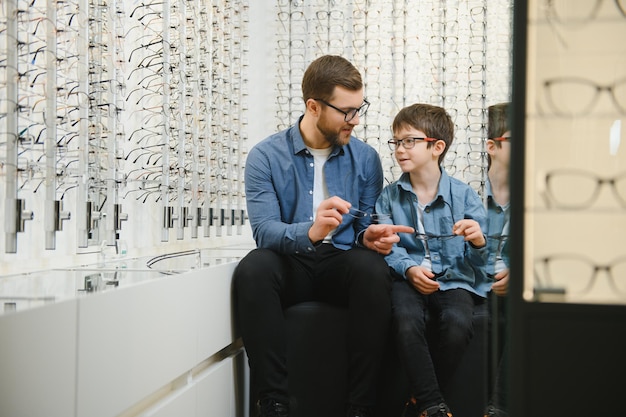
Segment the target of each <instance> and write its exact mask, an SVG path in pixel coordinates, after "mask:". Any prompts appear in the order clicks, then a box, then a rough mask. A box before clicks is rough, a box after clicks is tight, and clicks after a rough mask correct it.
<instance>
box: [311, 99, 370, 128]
mask: <svg viewBox="0 0 626 417" xmlns="http://www.w3.org/2000/svg"><path fill="white" fill-rule="evenodd" d="M313 100H315V101H319V102H321V103H322V104H324V105H325V106H328V107H330V108H332V109H335V110H337V111H338V112H339V113H341V114H343V120H344V121H345V122H349V121H350V120H352V119H354V118H355V117H356V116H357V115H358V116H359V117H363V116H365V113H367V110H368V109H369V107H370V104H371V103H370V102H369V101H367V99H366V98H364V99H363V104H361V107H358V108H352V109H350V110H349V111H344V110H341V109H340V108H339V107H336V106H333V105H332V104H330V103H329V102H327V101H326V100H324V99H322V98H314V99H313ZM351 113H352V116H350V114H351Z"/></svg>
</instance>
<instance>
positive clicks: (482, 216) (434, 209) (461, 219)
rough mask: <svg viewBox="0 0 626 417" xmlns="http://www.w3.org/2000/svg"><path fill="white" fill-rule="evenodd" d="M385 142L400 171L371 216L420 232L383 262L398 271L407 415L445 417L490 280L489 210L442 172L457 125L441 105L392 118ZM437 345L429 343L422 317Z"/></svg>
mask: <svg viewBox="0 0 626 417" xmlns="http://www.w3.org/2000/svg"><path fill="white" fill-rule="evenodd" d="M392 130H393V135H394V136H393V139H391V140H390V141H389V145H390V147H391V149H393V150H394V151H395V154H394V155H395V158H396V160H397V161H398V165H399V166H400V168H401V169H402V172H403V174H402V176H401V177H400V179H398V181H396V182H394V183H392V184H389V185H388V186H386V187H385V189H384V190H383V192H382V193H381V195H380V196H379V198H378V200H377V202H376V212H377V213H385V214H389V220H387V219H384V222H387V221H388V222H393V223H395V224H397V225H407V226H412V227H413V228H414V229H415V230H416V231H417V232H416V233H413V234H409V233H402V234H400V242H398V243H396V244H394V245H393V249H392V251H391V253H390V254H388V255H387V256H386V257H385V260H386V261H387V263H388V264H389V265H390V267H391V268H392V269H393V271H395V274H396V279H395V280H394V282H393V283H392V289H391V298H392V312H393V319H394V321H393V323H394V324H393V330H394V334H393V337H394V338H395V340H396V343H397V346H398V352H399V356H400V359H401V361H402V364H403V365H404V368H405V369H406V370H407V373H408V377H409V381H410V387H411V395H412V398H411V400H410V401H409V404H408V405H407V410H406V412H405V414H404V415H405V417H418V416H420V417H427V416H428V417H432V416H437V417H450V416H452V413H451V411H450V409H449V408H448V406H447V405H446V402H445V399H444V397H443V392H444V390H445V387H446V385H447V383H448V382H449V380H450V378H451V376H452V375H453V374H454V372H455V371H456V369H457V367H458V365H459V363H460V361H461V359H462V357H463V354H464V353H465V350H466V348H467V346H468V345H469V342H470V340H471V338H472V336H473V333H474V328H473V320H472V318H473V313H474V307H475V305H476V304H477V303H482V302H484V300H485V298H486V297H487V293H488V291H489V290H490V286H491V283H490V282H484V280H482V279H481V278H482V277H483V276H484V271H483V269H482V268H483V267H484V265H485V262H486V260H487V250H486V246H485V244H486V238H485V236H484V234H483V230H484V227H485V226H486V214H487V213H486V211H485V207H484V205H483V202H482V200H481V199H480V197H479V196H478V194H477V193H476V191H474V190H473V189H472V188H471V187H470V186H469V185H468V184H466V183H464V182H462V181H460V180H458V179H456V178H452V177H450V176H449V175H448V174H447V173H446V171H445V170H444V169H443V168H442V167H441V165H440V164H441V161H442V160H443V159H444V157H445V154H446V151H447V149H448V148H449V147H450V145H451V143H452V139H453V137H454V123H453V122H452V120H451V118H450V116H449V115H448V114H447V113H446V111H445V110H444V109H443V108H441V107H438V106H432V105H428V104H413V105H411V106H408V107H405V108H403V109H402V110H400V112H399V113H398V114H397V115H396V117H395V118H394V121H393V125H392ZM427 315H428V316H429V317H431V318H432V319H433V320H432V323H433V324H434V325H435V326H436V330H435V331H436V334H437V344H436V346H434V349H433V350H432V351H431V350H430V349H429V344H428V341H427V339H426V335H425V333H426V316H427Z"/></svg>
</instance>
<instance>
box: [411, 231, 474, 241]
mask: <svg viewBox="0 0 626 417" xmlns="http://www.w3.org/2000/svg"><path fill="white" fill-rule="evenodd" d="M415 237H416V238H418V239H420V240H424V241H428V240H437V239H439V240H449V239H454V238H455V237H463V235H432V234H430V233H419V232H416V233H415Z"/></svg>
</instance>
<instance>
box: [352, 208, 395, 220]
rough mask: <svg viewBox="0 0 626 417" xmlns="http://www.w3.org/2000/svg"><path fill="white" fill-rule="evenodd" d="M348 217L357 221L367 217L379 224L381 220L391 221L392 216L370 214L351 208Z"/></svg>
mask: <svg viewBox="0 0 626 417" xmlns="http://www.w3.org/2000/svg"><path fill="white" fill-rule="evenodd" d="M346 215H347V216H350V217H354V218H355V219H363V218H365V217H371V218H372V220H374V221H376V222H379V221H381V220H389V219H391V216H390V215H389V214H383V213H368V212H366V211H363V210H359V209H358V208H354V207H350V211H349V212H348V213H346Z"/></svg>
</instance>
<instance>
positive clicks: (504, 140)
mask: <svg viewBox="0 0 626 417" xmlns="http://www.w3.org/2000/svg"><path fill="white" fill-rule="evenodd" d="M489 139H491V140H497V141H498V142H506V141H509V140H511V137H510V136H500V137H499V138H489Z"/></svg>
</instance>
